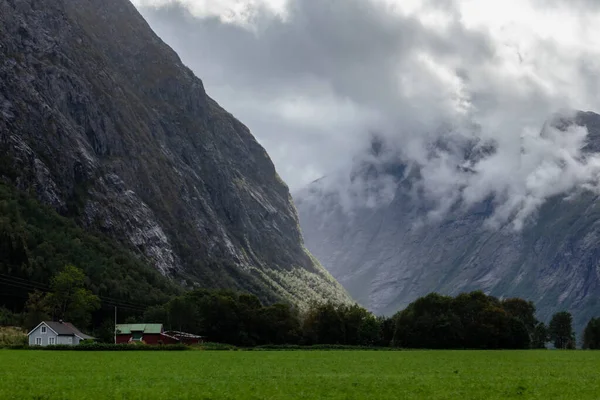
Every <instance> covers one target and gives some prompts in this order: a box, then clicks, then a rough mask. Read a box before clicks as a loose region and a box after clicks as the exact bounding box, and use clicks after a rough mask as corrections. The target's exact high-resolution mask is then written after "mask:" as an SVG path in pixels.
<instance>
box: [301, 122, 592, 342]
mask: <svg viewBox="0 0 600 400" xmlns="http://www.w3.org/2000/svg"><path fill="white" fill-rule="evenodd" d="M572 122H574V123H576V124H577V125H580V126H586V127H587V128H588V131H589V134H588V137H587V144H586V145H585V147H584V148H583V152H584V154H585V153H586V152H588V153H589V152H598V150H600V116H599V115H597V114H593V113H579V114H578V115H577V117H576V118H575V120H574V121H572ZM377 147H378V146H375V147H374V150H373V155H374V156H375V157H377ZM480 150H481V148H480ZM483 151H484V153H483V154H485V151H493V149H489V148H488V149H486V148H485V147H483ZM472 156H473V154H469V157H472ZM353 174H354V175H353V177H352V181H355V180H362V182H361V183H360V184H359V185H355V186H356V187H358V188H360V189H359V190H361V191H360V192H358V193H357V192H356V191H353V192H352V193H348V191H346V192H340V191H338V190H332V189H331V186H330V185H329V184H328V183H327V179H328V178H327V177H326V178H323V180H321V181H317V182H315V183H313V184H312V185H310V186H309V187H308V188H306V189H304V190H302V191H300V192H299V193H297V194H295V196H294V198H295V201H296V205H297V207H298V210H299V215H300V221H301V225H302V229H303V232H304V236H305V238H306V243H307V247H308V248H309V250H310V251H311V252H312V253H313V254H315V256H316V257H318V258H319V260H320V261H321V262H322V263H323V265H324V266H325V267H326V268H327V269H329V271H330V272H331V273H332V274H333V275H334V277H336V278H337V279H338V280H339V281H340V282H341V283H342V284H343V285H344V286H345V287H346V289H347V290H348V291H349V293H350V294H351V295H352V296H353V297H354V298H355V299H356V300H357V301H358V302H359V303H361V304H363V305H365V306H367V307H368V308H370V309H371V310H373V311H375V312H376V313H383V314H392V313H394V312H396V311H398V310H399V309H402V308H403V307H405V306H406V305H407V304H408V303H409V302H411V301H412V300H414V299H416V298H417V297H419V296H422V295H425V294H427V293H429V292H433V291H437V292H441V293H445V294H457V293H459V292H462V291H469V290H477V289H482V290H484V291H486V292H488V293H490V294H492V295H496V296H505V297H509V296H521V297H524V298H527V299H530V300H533V301H535V302H536V304H537V306H538V316H539V318H540V319H542V320H546V321H547V320H548V319H549V318H550V316H551V314H552V313H553V312H556V311H559V310H564V309H567V310H570V311H572V312H573V313H574V320H575V324H576V326H577V328H578V333H579V332H580V330H581V329H582V326H583V324H585V323H587V321H588V320H589V318H590V317H592V316H596V315H597V314H598V313H600V309H599V308H598V306H599V299H600V296H599V295H600V246H599V243H600V201H598V200H599V199H598V196H597V195H595V194H593V193H592V192H583V193H579V194H577V195H576V196H575V197H574V198H570V199H565V197H564V195H562V196H558V197H554V198H551V199H550V200H549V201H547V202H546V203H545V204H544V205H543V206H542V208H541V209H540V210H539V213H538V214H537V216H536V218H535V220H533V221H530V223H528V224H526V225H525V228H524V229H523V230H522V231H520V232H516V231H515V230H514V229H513V228H512V227H511V226H509V225H508V224H507V225H506V226H503V227H501V228H499V229H490V228H489V226H486V224H485V221H486V220H487V219H488V218H489V217H490V216H491V215H492V214H493V212H494V207H495V205H494V201H493V199H492V198H490V199H488V200H487V201H484V202H481V203H479V204H476V205H475V206H473V207H471V208H470V209H468V210H464V209H463V208H461V207H454V208H452V209H451V210H450V211H449V213H448V214H447V215H445V217H444V218H443V219H442V220H441V221H437V222H429V223H426V224H419V223H416V222H422V221H423V216H424V215H425V213H427V211H428V204H427V202H425V201H423V199H421V198H418V197H417V198H415V197H414V195H413V191H412V190H411V188H412V185H413V182H414V181H413V179H414V178H415V177H414V176H411V174H406V173H405V165H403V164H402V163H401V162H400V161H393V160H392V161H386V162H384V163H376V162H366V163H362V164H361V165H359V166H358V167H357V168H356V169H355V171H353ZM373 182H377V184H374V183H373ZM382 182H384V183H385V184H383V185H382V184H381V183H382ZM386 182H387V183H386ZM378 185H379V187H378ZM390 187H392V188H394V190H392V191H390V189H389V188H390ZM384 189H385V190H384ZM340 193H341V194H340ZM348 196H354V197H356V196H359V197H360V196H362V197H363V198H362V199H361V201H362V204H363V206H362V207H357V208H353V209H351V210H350V211H349V210H348V209H347V207H345V206H344V203H345V202H347V197H348ZM354 200H356V199H354ZM355 202H356V201H355Z"/></svg>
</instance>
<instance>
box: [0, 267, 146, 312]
mask: <svg viewBox="0 0 600 400" xmlns="http://www.w3.org/2000/svg"><path fill="white" fill-rule="evenodd" d="M2 277H5V278H6V279H8V280H12V281H13V282H16V283H21V282H22V283H23V284H25V285H29V286H32V287H34V288H37V289H40V290H42V291H48V290H49V289H50V286H49V285H47V284H45V283H42V282H36V281H32V280H28V279H24V278H19V277H16V276H11V275H6V274H2V273H0V279H2ZM97 296H98V297H100V298H102V299H104V300H106V301H112V302H119V303H120V304H125V305H128V306H132V307H142V308H147V307H151V306H153V305H155V304H142V303H134V302H131V301H128V300H123V299H117V298H114V297H109V296H104V295H97Z"/></svg>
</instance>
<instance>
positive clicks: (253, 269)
mask: <svg viewBox="0 0 600 400" xmlns="http://www.w3.org/2000/svg"><path fill="white" fill-rule="evenodd" d="M0 175H1V176H2V179H4V180H8V181H10V182H12V183H14V184H15V185H17V187H19V188H20V189H22V190H24V191H28V192H30V193H31V194H33V195H35V196H36V197H37V198H38V199H40V200H41V201H43V202H44V203H47V204H50V205H52V206H53V207H54V208H55V209H57V210H58V211H59V212H60V213H61V214H63V215H67V216H70V217H72V218H74V219H76V220H77V221H78V222H79V223H80V224H81V225H83V226H85V227H86V228H88V229H90V230H99V231H102V232H104V233H107V234H109V235H110V236H112V237H114V238H116V239H118V240H120V241H121V242H123V243H124V244H125V245H127V246H129V247H130V248H131V249H132V250H134V251H136V252H138V254H139V255H140V257H142V258H144V259H147V260H148V262H149V263H150V264H152V265H154V266H155V267H156V268H157V269H159V270H160V271H161V272H162V273H163V274H164V275H167V276H173V277H176V278H177V279H178V280H181V281H182V280H184V279H185V280H186V281H187V282H188V283H191V282H193V283H194V284H196V285H200V286H204V287H229V288H239V289H247V290H250V291H252V292H254V293H256V294H258V295H259V296H260V297H261V298H263V299H267V300H276V299H281V298H285V299H288V300H291V301H294V302H297V303H301V304H302V303H304V302H306V301H307V300H309V299H311V298H319V299H322V298H330V299H337V300H341V301H347V300H348V297H347V294H346V293H345V291H344V290H343V289H342V288H341V286H339V284H337V282H335V280H334V279H333V278H332V277H331V276H330V275H329V274H328V273H327V272H326V271H325V270H324V269H323V268H322V267H321V266H320V265H319V264H318V262H316V261H315V260H314V259H313V258H312V257H311V255H310V254H309V253H308V251H306V249H305V248H304V247H303V240H302V236H301V233H300V228H299V226H298V218H297V215H296V211H295V209H294V206H293V204H292V201H291V197H290V195H289V191H288V188H287V186H286V185H285V184H284V183H283V182H282V181H281V179H280V178H279V177H278V176H277V173H276V171H275V168H274V166H273V164H272V162H271V160H270V159H269V156H268V155H267V153H266V152H265V150H264V149H263V148H262V147H261V146H260V144H259V143H258V142H257V141H256V140H255V138H254V137H253V136H252V135H251V133H250V132H249V130H248V129H247V128H246V127H245V126H244V125H243V124H242V123H240V122H239V121H237V120H236V119H235V118H234V117H233V116H232V115H230V114H229V113H227V112H226V111H225V110H223V109H222V108H221V107H220V106H219V105H218V104H217V103H216V102H215V101H213V100H212V99H211V98H210V97H209V96H207V94H206V93H205V91H204V87H203V85H202V82H201V80H200V79H198V78H196V77H195V76H194V74H193V73H192V72H191V71H190V70H189V69H188V68H186V67H185V66H184V65H183V64H182V63H181V61H180V59H179V57H178V56H177V55H176V54H175V53H174V52H173V51H172V50H171V49H170V48H169V47H168V46H167V45H166V44H164V43H163V42H162V41H161V40H160V39H159V38H158V37H157V36H156V35H155V34H154V33H153V32H152V30H151V29H150V28H149V26H148V25H147V24H146V22H145V21H144V19H143V18H142V17H141V16H140V15H139V13H138V12H137V10H136V9H135V8H134V7H133V5H131V4H130V3H129V2H128V1H127V0H105V1H95V0H4V1H2V2H1V3H0Z"/></svg>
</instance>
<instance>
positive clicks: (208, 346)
mask: <svg viewBox="0 0 600 400" xmlns="http://www.w3.org/2000/svg"><path fill="white" fill-rule="evenodd" d="M194 348H197V349H199V350H229V351H236V350H239V349H238V348H237V347H236V346H233V345H231V344H225V343H214V342H205V343H201V344H199V345H196V346H194Z"/></svg>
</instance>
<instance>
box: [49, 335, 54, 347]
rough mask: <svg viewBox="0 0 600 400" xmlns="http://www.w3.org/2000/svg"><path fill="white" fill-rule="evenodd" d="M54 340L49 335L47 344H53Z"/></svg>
mask: <svg viewBox="0 0 600 400" xmlns="http://www.w3.org/2000/svg"><path fill="white" fill-rule="evenodd" d="M54 341H55V339H54V338H53V337H51V338H48V344H49V345H53V344H55V343H54Z"/></svg>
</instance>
